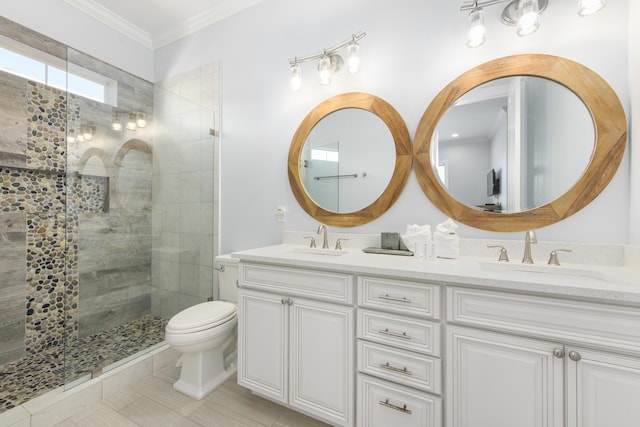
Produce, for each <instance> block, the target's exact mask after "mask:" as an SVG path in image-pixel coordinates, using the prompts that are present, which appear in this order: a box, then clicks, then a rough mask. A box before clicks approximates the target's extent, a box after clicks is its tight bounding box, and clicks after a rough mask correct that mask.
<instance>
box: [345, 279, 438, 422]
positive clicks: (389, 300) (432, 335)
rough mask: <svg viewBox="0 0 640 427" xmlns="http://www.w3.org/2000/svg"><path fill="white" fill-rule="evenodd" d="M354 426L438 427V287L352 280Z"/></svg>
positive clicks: (382, 280) (371, 280)
mask: <svg viewBox="0 0 640 427" xmlns="http://www.w3.org/2000/svg"><path fill="white" fill-rule="evenodd" d="M357 294H358V315H357V334H358V354H357V359H358V390H357V398H356V401H357V407H358V411H357V417H356V418H357V425H358V426H360V427H388V426H403V427H413V426H416V427H440V426H441V425H442V413H441V411H442V402H441V400H442V399H441V397H440V396H439V394H440V393H441V390H442V387H441V377H442V365H441V359H440V355H441V352H440V339H441V334H440V328H441V325H440V323H439V319H440V286H439V285H437V284H430V283H418V282H411V281H407V280H399V279H393V278H386V277H374V276H368V275H360V276H358V288H357Z"/></svg>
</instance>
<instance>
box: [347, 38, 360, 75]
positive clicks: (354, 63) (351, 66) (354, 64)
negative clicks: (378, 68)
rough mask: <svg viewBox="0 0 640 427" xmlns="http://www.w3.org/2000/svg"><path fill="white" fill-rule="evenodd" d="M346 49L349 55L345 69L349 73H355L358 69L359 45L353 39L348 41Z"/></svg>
mask: <svg viewBox="0 0 640 427" xmlns="http://www.w3.org/2000/svg"><path fill="white" fill-rule="evenodd" d="M347 50H348V51H349V57H348V59H347V69H348V70H349V72H350V73H351V74H355V73H357V72H358V71H360V54H359V52H358V51H359V50H360V46H359V45H358V43H357V42H356V41H355V40H354V41H352V42H351V43H349V46H348V47H347Z"/></svg>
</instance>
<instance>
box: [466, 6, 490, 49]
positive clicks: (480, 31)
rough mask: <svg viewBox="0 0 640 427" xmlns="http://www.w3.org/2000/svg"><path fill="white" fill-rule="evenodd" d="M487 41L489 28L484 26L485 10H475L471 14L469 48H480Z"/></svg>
mask: <svg viewBox="0 0 640 427" xmlns="http://www.w3.org/2000/svg"><path fill="white" fill-rule="evenodd" d="M486 40H487V27H485V26H484V9H480V8H478V9H473V10H472V11H471V12H469V32H468V33H467V46H469V47H478V46H481V45H482V44H484V42H485V41H486Z"/></svg>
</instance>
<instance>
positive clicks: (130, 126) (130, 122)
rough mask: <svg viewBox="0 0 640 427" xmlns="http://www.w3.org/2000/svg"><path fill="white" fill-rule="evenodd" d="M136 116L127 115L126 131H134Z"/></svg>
mask: <svg viewBox="0 0 640 427" xmlns="http://www.w3.org/2000/svg"><path fill="white" fill-rule="evenodd" d="M136 127H137V126H136V115H135V114H129V120H128V121H127V129H128V130H136Z"/></svg>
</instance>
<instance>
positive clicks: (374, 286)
mask: <svg viewBox="0 0 640 427" xmlns="http://www.w3.org/2000/svg"><path fill="white" fill-rule="evenodd" d="M358 305H360V306H361V307H367V308H374V309H376V310H384V311H390V312H394V313H398V314H405V315H411V316H419V317H425V318H429V319H440V286H439V285H435V284H431V283H424V284H423V283H416V282H409V281H404V280H397V279H389V278H382V277H371V276H359V277H358Z"/></svg>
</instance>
